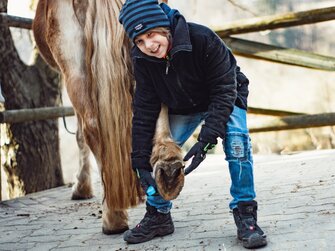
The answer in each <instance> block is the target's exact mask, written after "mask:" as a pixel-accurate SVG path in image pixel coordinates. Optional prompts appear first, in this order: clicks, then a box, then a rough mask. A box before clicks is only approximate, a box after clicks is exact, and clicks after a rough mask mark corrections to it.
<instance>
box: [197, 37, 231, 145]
mask: <svg viewBox="0 0 335 251" xmlns="http://www.w3.org/2000/svg"><path fill="white" fill-rule="evenodd" d="M204 67H205V70H206V80H207V81H206V82H207V83H208V84H209V88H210V104H209V106H208V117H207V118H206V119H205V123H204V124H203V126H202V128H201V131H200V134H199V137H198V140H199V141H203V142H209V143H213V144H216V143H217V138H218V137H221V138H224V136H225V130H226V124H227V122H228V120H229V116H230V114H231V112H232V111H233V108H234V103H235V100H236V97H237V89H236V88H237V82H236V60H235V57H234V56H233V54H232V53H231V51H230V50H229V49H228V48H227V46H226V45H225V44H224V43H223V41H222V40H221V39H220V38H219V37H218V36H217V35H215V36H214V37H213V40H212V41H211V43H210V44H209V46H208V49H207V52H206V55H205V66H204Z"/></svg>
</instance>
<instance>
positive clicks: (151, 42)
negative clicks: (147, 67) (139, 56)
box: [134, 31, 169, 58]
mask: <svg viewBox="0 0 335 251" xmlns="http://www.w3.org/2000/svg"><path fill="white" fill-rule="evenodd" d="M134 42H135V44H136V46H137V47H138V48H139V49H140V50H141V51H142V52H143V53H144V54H146V55H148V56H151V57H156V58H164V57H165V56H166V53H167V50H168V48H169V41H168V39H167V37H166V36H164V35H162V34H161V33H158V32H151V31H149V32H146V33H144V34H141V35H138V36H137V37H136V38H135V40H134Z"/></svg>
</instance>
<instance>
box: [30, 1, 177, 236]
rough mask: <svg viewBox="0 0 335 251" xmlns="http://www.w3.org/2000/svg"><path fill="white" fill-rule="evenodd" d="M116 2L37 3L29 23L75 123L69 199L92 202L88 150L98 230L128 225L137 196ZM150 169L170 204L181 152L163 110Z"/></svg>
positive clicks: (127, 71)
mask: <svg viewBox="0 0 335 251" xmlns="http://www.w3.org/2000/svg"><path fill="white" fill-rule="evenodd" d="M122 4H123V1H121V0H57V1H55V0H40V1H39V3H38V6H37V10H36V16H35V19H34V23H33V31H34V35H35V40H36V43H37V46H38V48H39V50H40V52H41V54H42V55H43V57H44V58H45V60H46V61H47V62H48V63H49V64H50V65H51V66H52V67H53V68H55V69H58V70H59V71H60V72H61V74H62V76H63V79H64V82H65V86H66V89H67V92H68V94H69V97H70V99H71V102H72V104H73V107H74V109H75V112H76V116H77V118H78V131H77V142H78V146H79V150H80V170H79V172H78V175H77V183H76V185H75V186H74V189H73V194H72V198H73V199H85V198H91V197H92V196H93V194H92V185H91V177H90V164H89V160H88V154H89V151H90V150H91V151H92V152H93V154H94V156H95V159H96V161H97V163H98V166H99V168H100V172H101V180H102V183H103V189H104V202H103V232H104V233H105V234H113V233H120V232H123V231H124V230H126V229H127V228H128V223H127V221H128V218H127V212H126V209H127V208H129V207H132V206H135V205H137V204H138V203H139V202H140V201H142V199H143V191H141V188H140V186H139V182H138V180H137V177H136V176H135V175H134V172H133V170H132V168H131V159H130V152H131V137H130V135H131V119H132V110H131V102H132V92H133V89H134V80H133V75H132V66H131V61H130V56H129V51H130V46H131V44H130V41H129V40H128V38H127V37H126V35H125V32H124V30H123V28H122V27H121V25H120V24H119V22H118V15H119V11H120V9H121V7H122ZM153 143H154V147H153V153H152V158H151V164H152V166H153V169H154V174H155V179H156V182H157V186H158V189H159V192H160V194H161V195H162V196H163V197H164V198H165V199H167V200H170V199H174V198H176V197H177V196H178V194H179V193H180V191H181V189H182V187H183V184H184V172H183V170H182V167H183V161H182V155H181V149H180V148H179V147H178V146H177V145H176V144H175V143H174V142H173V140H172V139H171V136H170V129H169V124H168V114H167V108H166V107H164V106H162V110H161V113H160V117H159V119H158V121H157V126H156V135H155V138H154V142H153Z"/></svg>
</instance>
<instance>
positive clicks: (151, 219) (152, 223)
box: [119, 0, 267, 248]
mask: <svg viewBox="0 0 335 251" xmlns="http://www.w3.org/2000/svg"><path fill="white" fill-rule="evenodd" d="M119 20H120V22H121V23H122V24H123V26H124V28H125V31H126V33H127V35H128V36H129V38H130V39H131V40H132V41H133V42H134V44H135V46H134V47H133V49H132V58H133V63H134V74H135V80H136V90H135V95H134V101H133V109H134V116H133V129H132V147H133V151H132V165H133V168H134V170H135V171H137V173H138V175H139V178H140V180H141V183H142V184H143V187H144V188H145V189H147V188H148V187H155V181H154V179H153V178H152V175H151V172H152V167H151V166H150V163H149V159H150V154H151V150H152V140H153V136H154V132H155V125H156V121H157V118H158V114H159V111H160V107H161V103H164V104H166V105H167V107H168V108H169V121H170V128H171V135H172V137H173V139H174V140H175V141H176V142H177V143H178V144H179V145H183V144H184V142H185V141H186V140H187V139H188V138H189V137H190V136H191V135H192V133H193V132H194V130H195V129H196V127H197V126H198V125H199V124H200V123H201V122H202V121H204V124H203V125H202V128H201V131H200V134H199V137H198V142H197V143H196V144H195V145H194V146H193V147H192V148H191V150H190V151H189V152H188V153H187V154H186V156H185V158H184V160H185V161H187V160H188V159H190V158H191V157H193V160H192V163H191V166H192V168H193V167H196V166H197V165H199V164H200V162H201V161H202V160H203V159H204V158H205V155H206V153H207V150H209V149H211V148H213V147H214V146H215V145H216V144H217V138H218V137H220V138H222V139H223V147H224V151H225V154H226V160H227V161H228V163H229V171H230V176H231V180H232V184H231V188H230V192H231V195H232V197H233V200H232V201H231V202H230V204H229V207H230V209H232V210H233V215H234V220H235V223H236V226H237V236H238V238H239V239H240V240H242V243H243V246H244V247H246V248H255V247H260V246H264V245H266V243H267V241H266V236H265V234H264V232H263V231H262V230H261V228H260V227H259V226H258V225H257V202H256V201H255V200H254V198H255V197H256V194H255V191H254V182H253V159H252V148H251V143H250V139H249V134H248V128H247V123H246V109H247V96H248V84H249V81H248V79H247V78H246V77H245V76H244V74H243V73H242V72H240V68H239V67H238V66H237V65H236V60H235V58H234V56H233V55H232V53H231V52H230V50H229V49H228V48H227V47H226V45H225V44H224V43H223V42H222V40H221V39H220V38H219V37H218V36H217V35H216V34H215V33H214V32H213V31H212V30H210V29H209V28H207V27H205V26H202V25H198V24H194V23H187V22H186V21H185V19H184V17H183V16H182V15H181V14H180V13H179V12H178V11H177V10H172V9H170V8H169V7H168V6H167V5H166V4H160V5H159V4H158V2H157V0H127V1H126V2H125V4H124V6H123V7H122V9H121V12H120V17H119ZM146 192H147V203H146V205H147V212H146V214H145V216H144V218H143V220H142V221H141V222H140V223H139V224H138V225H137V226H136V227H135V228H133V229H131V230H128V231H127V232H125V233H124V240H125V241H127V242H128V243H141V242H145V241H149V240H151V239H153V238H154V237H155V236H164V235H168V234H171V233H173V232H174V225H173V221H172V218H171V214H170V209H171V207H172V203H171V202H170V201H165V200H164V199H163V198H162V197H161V196H160V195H159V194H158V193H155V192H154V193H151V191H148V190H147V191H146Z"/></svg>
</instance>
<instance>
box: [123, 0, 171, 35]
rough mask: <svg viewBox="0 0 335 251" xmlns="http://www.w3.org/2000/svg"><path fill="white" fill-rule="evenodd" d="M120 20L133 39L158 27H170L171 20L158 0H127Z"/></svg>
mask: <svg viewBox="0 0 335 251" xmlns="http://www.w3.org/2000/svg"><path fill="white" fill-rule="evenodd" d="M119 21H120V23H121V24H122V25H123V27H124V29H125V30H126V32H127V35H128V36H129V38H130V39H131V40H134V39H135V37H136V36H138V35H141V34H143V33H145V32H146V31H148V30H150V29H152V28H157V27H170V21H169V19H168V17H167V16H166V14H165V13H164V11H163V10H162V8H161V7H160V5H159V4H158V1H157V0H127V1H126V2H125V4H124V5H123V7H122V9H121V11H120V16H119Z"/></svg>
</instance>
